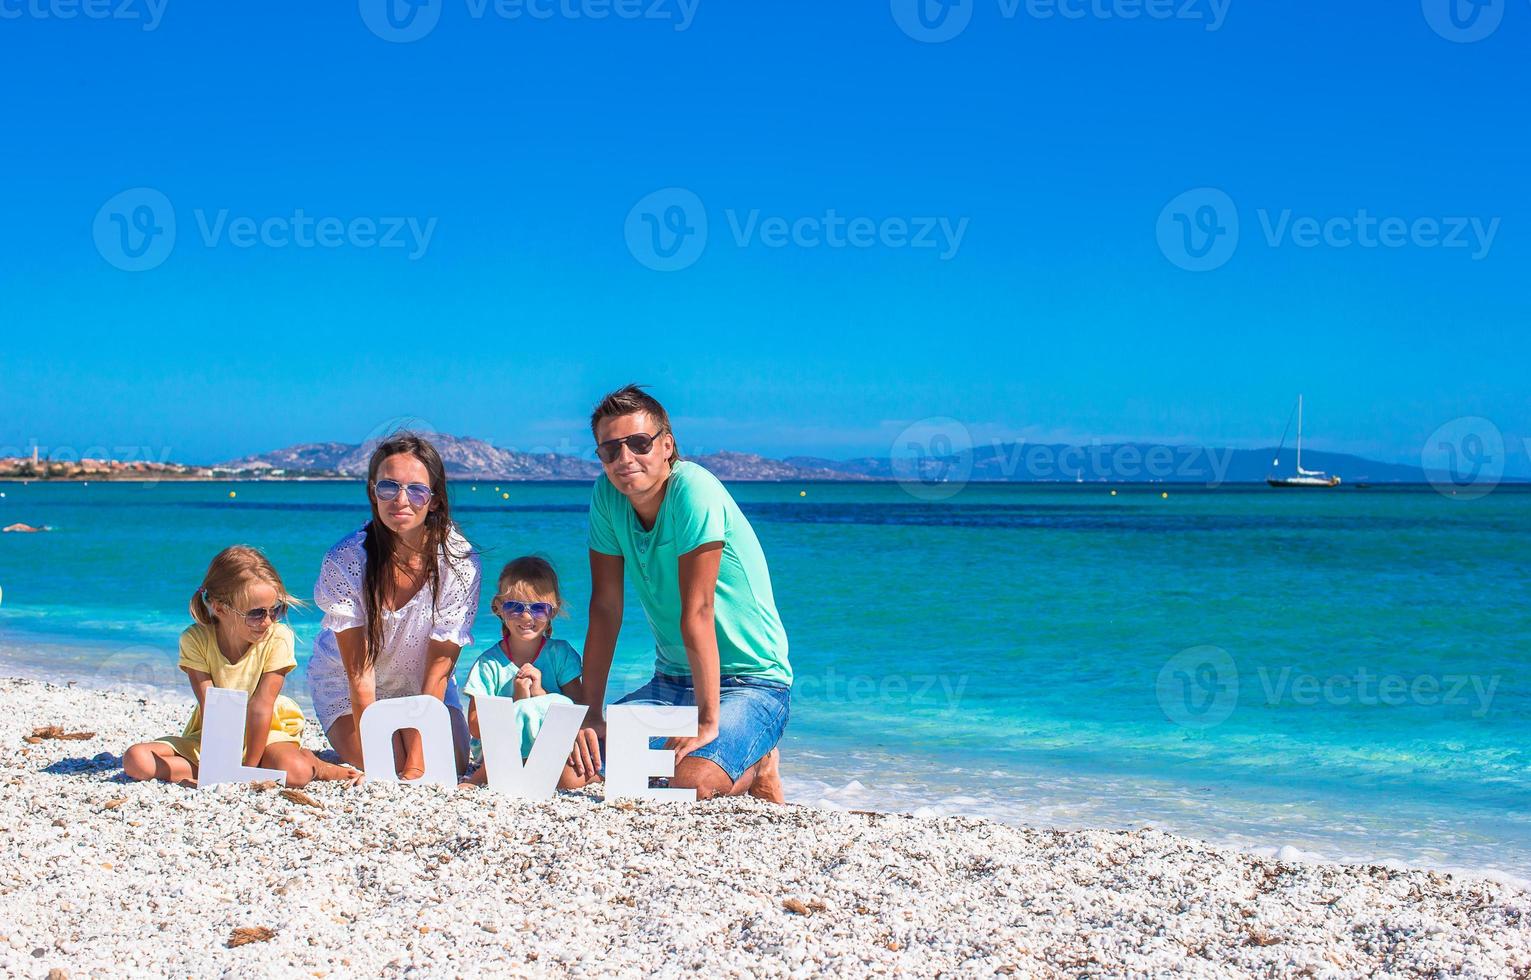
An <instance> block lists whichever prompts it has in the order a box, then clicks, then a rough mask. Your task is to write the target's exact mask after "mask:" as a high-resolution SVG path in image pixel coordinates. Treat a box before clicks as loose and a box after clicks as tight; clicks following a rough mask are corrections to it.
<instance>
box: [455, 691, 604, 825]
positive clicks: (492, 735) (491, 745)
mask: <svg viewBox="0 0 1531 980" xmlns="http://www.w3.org/2000/svg"><path fill="white" fill-rule="evenodd" d="M473 705H474V707H475V708H477V709H478V732H479V741H480V742H482V743H483V745H484V766H485V767H486V768H487V769H488V770H489V788H490V789H492V790H497V791H499V792H501V793H504V794H506V795H507V796H513V797H515V798H517V799H521V800H549V799H552V798H553V793H554V791H555V790H557V789H558V777H559V776H560V775H562V774H563V767H564V763H566V762H568V761H569V753H570V752H572V751H574V739H575V736H577V735H579V730H580V726H582V725H583V724H584V723H585V708H584V706H583V705H578V704H553V705H549V706H548V709H547V714H546V716H544V717H543V719H542V728H541V729H540V730H539V731H538V732H537V738H536V741H534V742H533V743H532V753H531V755H529V756H527V758H526V762H525V763H522V761H521V721H520V719H519V718H518V717H517V712H518V711H522V710H525V709H524V708H518V707H517V702H516V701H514V700H512V699H510V698H496V697H489V696H488V695H483V694H476V695H474V696H473Z"/></svg>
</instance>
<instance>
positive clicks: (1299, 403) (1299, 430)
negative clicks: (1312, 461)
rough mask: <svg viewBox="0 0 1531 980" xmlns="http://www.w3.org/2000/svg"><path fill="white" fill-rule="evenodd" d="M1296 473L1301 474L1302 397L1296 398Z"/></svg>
mask: <svg viewBox="0 0 1531 980" xmlns="http://www.w3.org/2000/svg"><path fill="white" fill-rule="evenodd" d="M1297 472H1298V473H1301V472H1302V396H1301V395H1298V396H1297Z"/></svg>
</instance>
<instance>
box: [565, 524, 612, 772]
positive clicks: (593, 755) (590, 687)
mask: <svg viewBox="0 0 1531 980" xmlns="http://www.w3.org/2000/svg"><path fill="white" fill-rule="evenodd" d="M622 574H623V572H622V556H621V555H606V554H602V553H601V552H599V551H591V552H590V625H589V627H588V628H587V629H586V631H585V662H584V668H583V673H582V674H581V677H580V691H581V693H582V694H583V695H584V698H585V704H586V705H587V710H586V712H585V727H584V728H583V729H582V730H581V731H580V733H579V738H577V739H576V740H575V742H574V752H573V754H572V755H570V756H569V763H570V764H571V765H573V766H574V771H575V773H577V774H578V775H581V776H593V775H595V774H596V773H597V772H599V771H600V769H601V750H600V745H599V739H600V738H601V737H602V736H604V735H605V734H606V719H605V716H604V715H603V714H602V713H601V708H602V707H603V706H604V704H605V702H606V681H607V679H608V678H609V677H610V675H611V658H612V655H613V653H615V652H616V649H617V633H618V631H620V630H621V629H622Z"/></svg>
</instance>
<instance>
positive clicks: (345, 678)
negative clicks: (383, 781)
mask: <svg viewBox="0 0 1531 980" xmlns="http://www.w3.org/2000/svg"><path fill="white" fill-rule="evenodd" d="M367 499H368V500H369V501H370V502H371V504H372V520H370V521H368V522H367V523H366V524H365V525H364V526H363V527H362V528H361V530H359V531H356V532H354V533H352V534H349V535H347V536H346V537H344V538H342V539H341V540H340V541H339V543H337V544H336V545H335V546H334V547H333V548H331V549H330V551H329V554H327V555H325V556H324V565H323V567H322V568H321V569H320V572H319V581H318V583H317V584H315V586H314V602H315V603H316V604H317V605H318V606H319V608H320V609H322V610H323V611H324V623H323V625H322V628H321V629H320V632H319V637H318V639H316V640H315V641H314V654H313V657H312V659H310V660H309V663H308V690H309V695H310V697H311V698H312V699H313V702H314V710H315V712H316V713H317V714H318V715H319V722H320V724H321V725H323V726H324V731H325V734H326V735H327V736H328V737H329V740H330V744H331V745H333V746H334V747H335V751H336V752H338V753H339V754H340V757H341V758H342V759H344V760H345V761H346V762H348V763H350V764H351V765H353V766H356V767H358V768H360V767H361V765H362V754H361V736H360V732H359V730H358V727H357V726H358V719H360V718H361V716H362V714H363V713H364V712H365V711H366V710H367V708H368V707H370V706H371V705H372V704H373V703H374V702H375V701H378V700H380V699H383V698H400V697H408V696H410V695H416V694H428V695H430V696H432V697H435V698H440V699H441V700H442V702H444V703H445V704H446V706H447V708H448V709H450V712H451V715H452V730H453V734H454V736H455V739H454V740H455V741H456V742H457V759H458V761H457V766H458V770H459V773H460V772H461V771H462V770H463V768H465V766H466V764H467V748H468V726H467V721H466V720H465V719H464V717H463V707H462V698H461V695H460V694H459V693H458V690H457V682H456V681H455V680H454V679H453V677H452V671H453V669H454V668H455V667H456V666H457V656H458V654H459V653H460V652H461V651H462V649H463V648H464V647H467V646H470V645H472V643H473V618H474V615H475V613H476V612H477V610H478V592H479V575H480V572H479V558H478V555H477V553H475V552H474V551H473V549H472V547H471V546H470V545H469V544H468V542H467V541H466V540H465V539H464V538H463V536H462V534H461V533H459V532H458V530H457V526H456V525H455V524H453V523H452V512H451V508H450V506H449V504H448V501H447V480H446V468H445V467H444V466H443V465H442V463H441V456H440V454H439V453H437V452H436V448H435V447H434V446H432V445H431V444H430V443H429V442H427V441H426V440H425V439H422V438H421V437H419V436H417V435H415V434H413V433H407V432H406V433H400V434H397V435H394V436H392V437H390V438H388V439H387V440H385V441H384V442H383V443H382V444H381V445H379V446H378V447H377V449H376V450H374V451H373V453H372V459H371V461H370V462H369V463H368V466H367ZM394 752H395V756H396V758H395V764H396V767H397V770H398V776H399V778H400V779H416V778H418V777H420V776H422V775H424V772H425V762H424V755H423V752H422V750H421V745H420V737H419V735H418V733H416V732H414V731H408V730H406V731H403V732H400V733H399V734H398V735H396V736H395V737H394Z"/></svg>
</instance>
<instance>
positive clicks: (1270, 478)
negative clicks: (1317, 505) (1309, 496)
mask: <svg viewBox="0 0 1531 980" xmlns="http://www.w3.org/2000/svg"><path fill="white" fill-rule="evenodd" d="M1291 424H1292V421H1291V419H1290V418H1288V419H1287V425H1291ZM1285 448H1286V433H1285V432H1283V433H1282V434H1281V446H1280V447H1279V448H1278V449H1277V450H1276V458H1275V459H1272V460H1271V471H1270V473H1269V474H1268V475H1267V476H1266V477H1265V482H1266V483H1268V484H1270V485H1271V486H1273V487H1337V486H1339V485H1340V478H1339V477H1337V476H1330V475H1329V474H1327V473H1325V472H1323V471H1322V470H1305V469H1303V468H1302V396H1301V395H1298V396H1297V475H1296V476H1286V477H1278V476H1276V467H1277V466H1279V465H1281V450H1282V449H1285Z"/></svg>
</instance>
